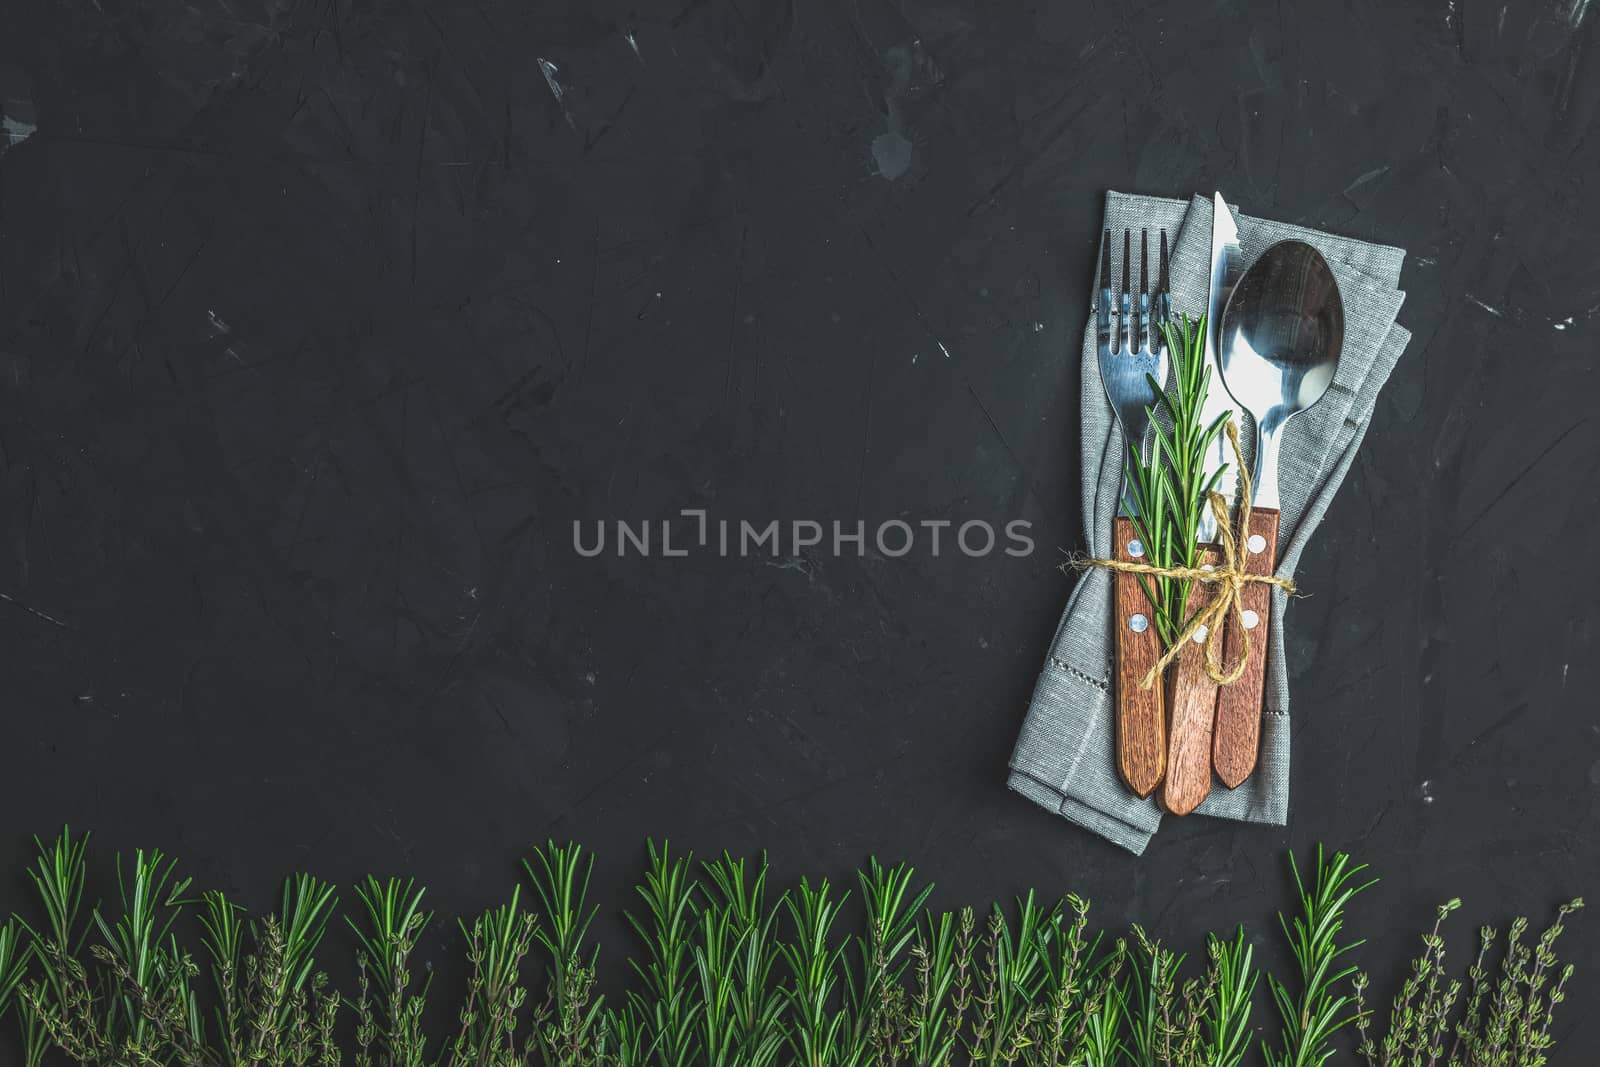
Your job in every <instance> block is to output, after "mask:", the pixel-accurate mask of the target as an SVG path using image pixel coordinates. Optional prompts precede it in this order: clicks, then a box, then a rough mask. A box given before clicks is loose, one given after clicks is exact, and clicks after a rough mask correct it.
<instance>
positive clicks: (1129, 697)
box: [1095, 230, 1171, 797]
mask: <svg viewBox="0 0 1600 1067" xmlns="http://www.w3.org/2000/svg"><path fill="white" fill-rule="evenodd" d="M1132 251H1133V236H1132V233H1131V232H1130V231H1128V230H1123V231H1122V292H1121V294H1120V297H1119V299H1118V303H1117V313H1116V314H1115V316H1113V313H1112V292H1111V231H1110V230H1106V231H1105V239H1104V241H1103V242H1102V244H1101V246H1100V301H1099V305H1098V307H1097V308H1096V317H1095V327H1096V331H1097V354H1098V356H1099V361H1100V379H1101V381H1102V382H1103V383H1104V384H1105V389H1106V399H1107V400H1109V401H1110V402H1111V410H1112V411H1113V412H1115V414H1116V418H1117V425H1118V427H1119V428H1120V429H1121V431H1122V439H1123V441H1124V442H1125V443H1126V445H1127V448H1128V450H1129V453H1130V456H1132V455H1138V456H1140V457H1141V458H1142V457H1143V455H1144V439H1145V433H1146V431H1147V430H1148V429H1149V427H1150V410H1151V408H1152V407H1153V406H1154V405H1155V403H1156V388H1157V386H1158V385H1160V384H1161V383H1164V382H1165V381H1166V380H1167V349H1166V345H1165V344H1164V343H1162V341H1161V339H1160V338H1159V336H1153V335H1155V334H1157V331H1156V329H1155V328H1154V327H1155V325H1156V324H1155V323H1152V321H1151V308H1152V304H1151V296H1150V233H1149V231H1148V230H1144V231H1141V233H1140V237H1139V301H1138V304H1137V305H1135V304H1134V302H1133V293H1132V288H1133V287H1132V285H1131V280H1132V279H1131V270H1132V260H1133V255H1132ZM1167 290H1168V279H1167V231H1166V230H1162V231H1161V259H1160V266H1159V272H1158V274H1157V277H1156V295H1155V301H1154V309H1155V313H1156V315H1157V316H1159V319H1160V321H1165V320H1166V318H1167V317H1168V316H1169V315H1170V307H1171V297H1170V296H1169V295H1168V291H1167ZM1113 317H1114V318H1115V320H1116V321H1115V327H1116V328H1115V329H1113V322H1112V320H1113ZM1127 462H1128V461H1127V459H1126V458H1125V459H1124V465H1123V474H1122V488H1121V493H1120V500H1121V505H1120V509H1119V512H1118V514H1117V515H1116V517H1115V518H1114V519H1113V520H1112V524H1111V538H1112V557H1113V558H1114V559H1117V560H1120V561H1123V562H1137V561H1141V557H1143V556H1144V554H1145V552H1144V546H1143V545H1142V544H1140V542H1139V537H1138V531H1137V528H1136V526H1135V522H1134V520H1135V519H1137V518H1138V517H1139V510H1138V501H1137V499H1136V498H1135V495H1134V493H1133V492H1132V490H1131V488H1130V486H1129V485H1128V467H1127ZM1112 584H1113V599H1112V604H1113V614H1112V630H1113V632H1114V633H1115V634H1116V640H1115V644H1116V671H1115V674H1116V677H1115V679H1114V680H1113V681H1114V684H1115V690H1116V691H1115V696H1116V702H1117V704H1116V707H1117V770H1118V771H1119V773H1121V775H1122V778H1123V781H1125V782H1127V783H1128V787H1129V788H1130V789H1132V790H1133V791H1134V792H1135V793H1137V794H1139V796H1141V797H1148V796H1149V795H1150V794H1151V793H1153V792H1155V789H1156V786H1158V785H1160V784H1161V779H1162V777H1163V776H1164V775H1165V773H1166V762H1167V740H1166V732H1167V724H1166V709H1165V707H1164V701H1163V689H1164V686H1163V685H1162V684H1161V681H1160V679H1157V681H1156V684H1154V685H1152V686H1151V687H1150V688H1148V689H1141V688H1140V687H1139V682H1140V680H1141V679H1143V678H1144V676H1145V674H1147V673H1148V672H1149V670H1150V668H1151V667H1153V666H1155V664H1156V662H1157V661H1158V660H1159V659H1160V658H1161V639H1160V636H1159V635H1158V633H1157V631H1156V627H1155V625H1154V620H1153V619H1152V618H1151V614H1152V609H1151V607H1150V603H1149V601H1148V600H1147V599H1146V597H1145V594H1144V588H1143V586H1142V585H1141V584H1140V582H1139V578H1138V576H1137V575H1133V574H1127V573H1123V572H1121V571H1119V572H1116V573H1115V574H1113V575H1112Z"/></svg>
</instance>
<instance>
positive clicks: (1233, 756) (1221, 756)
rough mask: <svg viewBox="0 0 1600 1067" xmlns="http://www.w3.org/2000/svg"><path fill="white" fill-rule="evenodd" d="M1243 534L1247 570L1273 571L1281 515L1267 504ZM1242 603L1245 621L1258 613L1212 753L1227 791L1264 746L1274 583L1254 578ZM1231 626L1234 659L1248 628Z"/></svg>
mask: <svg viewBox="0 0 1600 1067" xmlns="http://www.w3.org/2000/svg"><path fill="white" fill-rule="evenodd" d="M1245 537H1246V541H1245V543H1244V544H1242V545H1240V546H1239V552H1240V554H1241V555H1242V556H1243V557H1244V569H1245V571H1246V572H1248V573H1250V574H1271V573H1272V568H1273V566H1274V563H1275V561H1276V560H1277V558H1278V513H1277V512H1276V511H1272V510H1270V509H1266V508H1259V509H1257V510H1255V511H1252V512H1251V513H1250V529H1249V530H1248V531H1247V532H1246V534H1245ZM1257 538H1260V540H1256V539H1257ZM1252 544H1254V546H1255V548H1252V547H1251V545H1252ZM1239 606H1240V607H1241V608H1242V609H1243V610H1244V611H1245V612H1246V613H1247V614H1246V615H1245V618H1246V620H1247V621H1248V620H1249V619H1250V618H1251V616H1250V615H1249V614H1248V613H1250V612H1254V613H1255V614H1254V618H1255V620H1256V625H1255V626H1253V627H1251V629H1250V659H1249V661H1248V662H1247V663H1246V664H1245V667H1244V674H1243V675H1242V676H1241V677H1240V678H1239V680H1238V681H1236V682H1234V683H1233V684H1232V685H1225V686H1223V687H1222V689H1221V690H1219V691H1218V693H1217V730H1216V740H1215V742H1214V744H1213V747H1212V757H1211V758H1212V763H1213V764H1214V765H1215V766H1216V768H1217V777H1218V778H1221V779H1222V783H1223V784H1224V785H1226V786H1227V787H1228V788H1229V789H1232V788H1234V787H1235V786H1237V785H1238V784H1239V783H1240V782H1243V781H1244V780H1245V779H1246V778H1248V777H1250V772H1251V771H1253V770H1255V769H1256V753H1257V752H1258V751H1259V749H1260V745H1261V692H1262V688H1263V686H1264V685H1265V684H1266V678H1267V633H1268V630H1267V623H1268V621H1270V620H1271V618H1272V586H1270V585H1267V584H1266V583H1265V582H1250V583H1249V584H1247V585H1246V586H1245V587H1244V589H1243V591H1242V592H1240V594H1239ZM1227 627H1228V629H1227V631H1226V641H1225V642H1224V646H1223V647H1224V649H1225V651H1224V655H1225V657H1226V659H1227V661H1228V662H1229V663H1232V662H1234V660H1235V659H1236V658H1237V657H1238V655H1239V647H1240V645H1241V644H1242V643H1243V641H1244V632H1243V631H1242V630H1241V629H1240V628H1239V620H1238V619H1237V618H1230V619H1229V620H1228V621H1227Z"/></svg>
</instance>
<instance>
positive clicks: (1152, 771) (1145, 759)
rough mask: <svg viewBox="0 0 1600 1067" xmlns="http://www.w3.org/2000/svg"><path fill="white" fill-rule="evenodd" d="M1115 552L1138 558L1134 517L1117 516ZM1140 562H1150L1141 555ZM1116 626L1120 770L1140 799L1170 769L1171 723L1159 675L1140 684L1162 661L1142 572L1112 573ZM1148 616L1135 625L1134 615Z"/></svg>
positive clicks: (1113, 530)
mask: <svg viewBox="0 0 1600 1067" xmlns="http://www.w3.org/2000/svg"><path fill="white" fill-rule="evenodd" d="M1111 536H1112V539H1113V545H1114V549H1113V553H1112V554H1113V556H1114V557H1115V558H1116V559H1119V560H1123V561H1132V560H1134V559H1135V557H1134V556H1133V555H1132V554H1130V553H1129V551H1128V545H1129V544H1130V543H1131V542H1133V541H1134V540H1135V538H1137V537H1138V534H1136V533H1135V532H1134V528H1133V521H1132V520H1131V519H1126V518H1120V517H1119V518H1117V519H1115V520H1114V521H1113V522H1112V524H1111ZM1138 562H1141V563H1144V562H1149V561H1148V560H1144V559H1140V560H1138ZM1112 582H1113V586H1114V591H1113V594H1112V612H1113V614H1112V619H1111V629H1112V632H1114V633H1115V634H1116V635H1117V637H1116V650H1117V663H1116V678H1115V679H1113V681H1114V682H1115V684H1116V700H1117V769H1118V770H1119V771H1121V772H1122V780H1123V781H1125V782H1127V783H1128V788H1129V789H1132V790H1133V791H1134V792H1135V793H1137V794H1139V795H1140V796H1141V797H1147V796H1149V795H1150V794H1151V793H1154V792H1155V790H1156V786H1158V785H1160V784H1161V776H1162V775H1163V774H1165V773H1166V767H1167V737H1166V734H1167V721H1166V714H1165V712H1164V710H1163V708H1162V703H1163V701H1162V695H1163V690H1164V689H1165V686H1163V685H1162V684H1161V679H1159V678H1158V679H1156V682H1155V684H1154V685H1152V686H1151V687H1150V688H1148V689H1141V688H1139V682H1140V680H1141V679H1143V678H1144V676H1145V675H1146V674H1147V673H1149V671H1150V668H1151V667H1153V666H1155V665H1156V663H1157V662H1158V661H1159V660H1160V659H1161V637H1160V635H1159V634H1158V633H1157V632H1156V622H1155V611H1154V609H1153V608H1151V606H1150V601H1149V600H1147V599H1146V598H1145V595H1144V590H1143V589H1142V588H1141V587H1140V586H1139V579H1138V576H1137V575H1133V574H1123V573H1120V572H1118V573H1115V574H1113V575H1112ZM1135 616H1138V617H1139V618H1141V619H1143V620H1144V625H1143V627H1142V628H1139V629H1136V628H1135V627H1136V625H1137V624H1136V622H1135V619H1134V617H1135Z"/></svg>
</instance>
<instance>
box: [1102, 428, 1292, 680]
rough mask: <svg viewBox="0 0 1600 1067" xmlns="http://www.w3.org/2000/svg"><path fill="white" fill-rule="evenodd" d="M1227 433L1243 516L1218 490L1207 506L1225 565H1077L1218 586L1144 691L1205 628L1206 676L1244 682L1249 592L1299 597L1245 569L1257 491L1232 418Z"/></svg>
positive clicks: (1287, 585)
mask: <svg viewBox="0 0 1600 1067" xmlns="http://www.w3.org/2000/svg"><path fill="white" fill-rule="evenodd" d="M1225 430H1226V432H1227V435H1228V445H1229V446H1230V447H1231V448H1232V449H1233V461H1234V463H1235V464H1236V466H1235V469H1236V470H1237V471H1238V472H1239V510H1238V515H1237V516H1235V518H1234V519H1233V521H1230V520H1229V518H1228V501H1227V500H1226V499H1225V498H1224V497H1223V495H1222V494H1221V493H1219V492H1217V491H1216V490H1210V491H1208V492H1207V494H1206V503H1207V504H1208V505H1209V506H1210V508H1211V515H1212V517H1213V518H1214V519H1215V520H1216V523H1217V552H1218V554H1219V555H1220V556H1221V557H1222V560H1221V562H1220V563H1218V564H1217V565H1216V566H1214V567H1158V566H1155V565H1154V564H1151V563H1134V562H1132V561H1129V560H1120V559H1075V560H1072V561H1071V564H1072V566H1073V567H1074V568H1075V569H1077V570H1087V569H1088V568H1090V567H1103V568H1105V569H1106V570H1109V571H1121V572H1122V573H1124V574H1144V575H1149V576H1150V577H1152V578H1167V579H1172V580H1175V581H1194V582H1200V583H1202V584H1203V585H1210V586H1215V587H1216V592H1215V594H1214V595H1213V597H1212V599H1211V602H1210V603H1209V604H1207V605H1206V606H1205V607H1203V608H1201V609H1200V610H1199V611H1197V612H1195V614H1194V616H1193V617H1192V618H1191V619H1190V620H1189V624H1188V625H1187V626H1185V627H1184V628H1183V632H1182V633H1180V634H1179V635H1178V636H1177V637H1175V638H1174V639H1173V641H1172V644H1171V646H1170V647H1169V648H1168V649H1167V651H1166V653H1165V654H1164V655H1162V657H1161V658H1160V659H1159V660H1157V661H1156V664H1155V666H1153V667H1151V668H1150V670H1149V671H1148V672H1147V673H1146V674H1145V676H1144V677H1143V678H1142V679H1140V681H1139V688H1141V689H1149V688H1150V687H1151V686H1152V685H1154V684H1155V683H1156V679H1158V678H1160V677H1161V673H1162V672H1163V671H1165V670H1166V669H1167V665H1168V664H1170V663H1171V662H1172V661H1173V660H1175V659H1177V658H1178V654H1179V653H1180V652H1182V651H1183V649H1184V646H1185V645H1186V643H1187V642H1189V641H1191V640H1193V638H1194V635H1195V634H1197V633H1199V632H1200V630H1201V629H1202V628H1204V629H1205V635H1206V636H1205V661H1204V662H1205V668H1206V675H1207V676H1208V677H1210V679H1211V680H1212V681H1213V682H1215V683H1216V684H1218V685H1231V684H1232V683H1234V682H1236V681H1238V680H1239V677H1240V676H1241V675H1242V674H1244V667H1245V663H1246V662H1247V661H1248V660H1249V658H1250V630H1249V628H1248V627H1246V626H1245V624H1244V604H1243V602H1242V600H1241V598H1240V594H1241V593H1243V591H1244V587H1245V586H1247V585H1249V584H1251V583H1252V582H1256V583H1261V584H1263V585H1272V586H1276V587H1277V588H1279V589H1282V590H1284V591H1285V592H1287V593H1288V594H1289V595H1291V596H1293V595H1294V591H1295V590H1294V583H1293V582H1291V581H1290V580H1289V579H1287V578H1279V577H1278V576H1277V575H1274V574H1250V573H1249V572H1247V571H1246V570H1245V569H1244V560H1243V559H1242V558H1241V557H1240V554H1239V546H1240V545H1241V544H1243V543H1244V542H1245V541H1246V540H1247V539H1248V537H1249V534H1250V498H1251V494H1252V491H1253V486H1252V485H1251V484H1250V471H1249V470H1248V469H1247V468H1246V467H1245V465H1244V456H1243V454H1242V452H1241V450H1240V447H1239V429H1238V427H1237V426H1235V425H1234V422H1233V420H1232V419H1229V420H1228V422H1227V424H1226V427H1225ZM1230 617H1231V618H1232V619H1233V620H1234V621H1236V622H1237V624H1238V627H1239V633H1240V634H1241V635H1242V636H1243V640H1242V641H1241V642H1240V643H1239V656H1238V658H1237V659H1236V660H1235V661H1234V662H1233V663H1232V664H1227V663H1225V662H1224V661H1223V643H1222V634H1223V631H1224V630H1225V629H1226V628H1227V627H1226V626H1225V625H1224V623H1225V622H1226V621H1228V620H1229V619H1230Z"/></svg>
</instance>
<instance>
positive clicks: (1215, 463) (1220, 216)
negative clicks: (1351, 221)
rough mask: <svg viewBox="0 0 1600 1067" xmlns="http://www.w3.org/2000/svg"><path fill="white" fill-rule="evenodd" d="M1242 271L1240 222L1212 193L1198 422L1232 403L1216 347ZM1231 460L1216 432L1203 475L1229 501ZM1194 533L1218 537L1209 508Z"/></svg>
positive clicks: (1234, 477) (1233, 481)
mask: <svg viewBox="0 0 1600 1067" xmlns="http://www.w3.org/2000/svg"><path fill="white" fill-rule="evenodd" d="M1243 274H1244V253H1243V252H1242V251H1240V248H1239V224H1238V223H1237V222H1235V221H1234V218H1233V212H1231V211H1229V210H1228V204H1227V201H1225V200H1223V199H1222V194H1221V193H1215V194H1213V200H1212V207H1211V292H1210V296H1209V297H1208V299H1207V300H1206V344H1205V362H1206V369H1207V370H1208V371H1209V372H1210V384H1209V386H1208V388H1207V389H1206V397H1205V400H1204V401H1203V402H1202V403H1201V405H1200V425H1201V426H1210V425H1211V424H1212V423H1213V422H1215V421H1216V420H1217V419H1218V418H1219V417H1221V415H1222V414H1223V412H1225V411H1228V410H1229V409H1230V407H1231V406H1232V405H1231V404H1230V403H1229V400H1230V399H1231V398H1230V397H1229V396H1228V391H1227V388H1226V387H1225V386H1224V385H1223V383H1222V371H1221V370H1220V369H1219V368H1218V365H1217V349H1218V347H1219V345H1220V344H1221V340H1222V312H1223V309H1224V308H1226V307H1227V306H1228V297H1230V296H1231V295H1233V289H1234V286H1236V285H1238V284H1239V278H1240V277H1241V276H1242V275H1243ZM1231 461H1232V456H1230V455H1229V452H1228V440H1227V437H1226V436H1225V435H1223V434H1220V433H1219V434H1218V435H1217V438H1216V440H1215V441H1213V442H1212V443H1211V447H1210V448H1209V449H1207V450H1206V456H1205V468H1204V470H1203V472H1202V477H1203V479H1204V480H1206V481H1209V480H1210V479H1211V477H1212V476H1213V475H1215V474H1217V472H1218V471H1221V472H1222V476H1221V478H1220V479H1219V480H1218V482H1217V485H1216V490H1217V492H1219V493H1221V494H1222V496H1223V498H1224V499H1226V500H1228V501H1229V502H1230V503H1231V502H1232V500H1233V493H1234V488H1235V486H1237V485H1238V481H1239V472H1238V471H1236V470H1234V467H1233V463H1232V462H1231ZM1196 533H1197V539H1198V540H1199V541H1201V542H1207V541H1215V540H1216V539H1217V523H1216V519H1215V518H1214V517H1213V516H1212V514H1211V511H1210V509H1209V508H1202V509H1201V511H1200V522H1199V525H1198V529H1197V531H1196Z"/></svg>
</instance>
